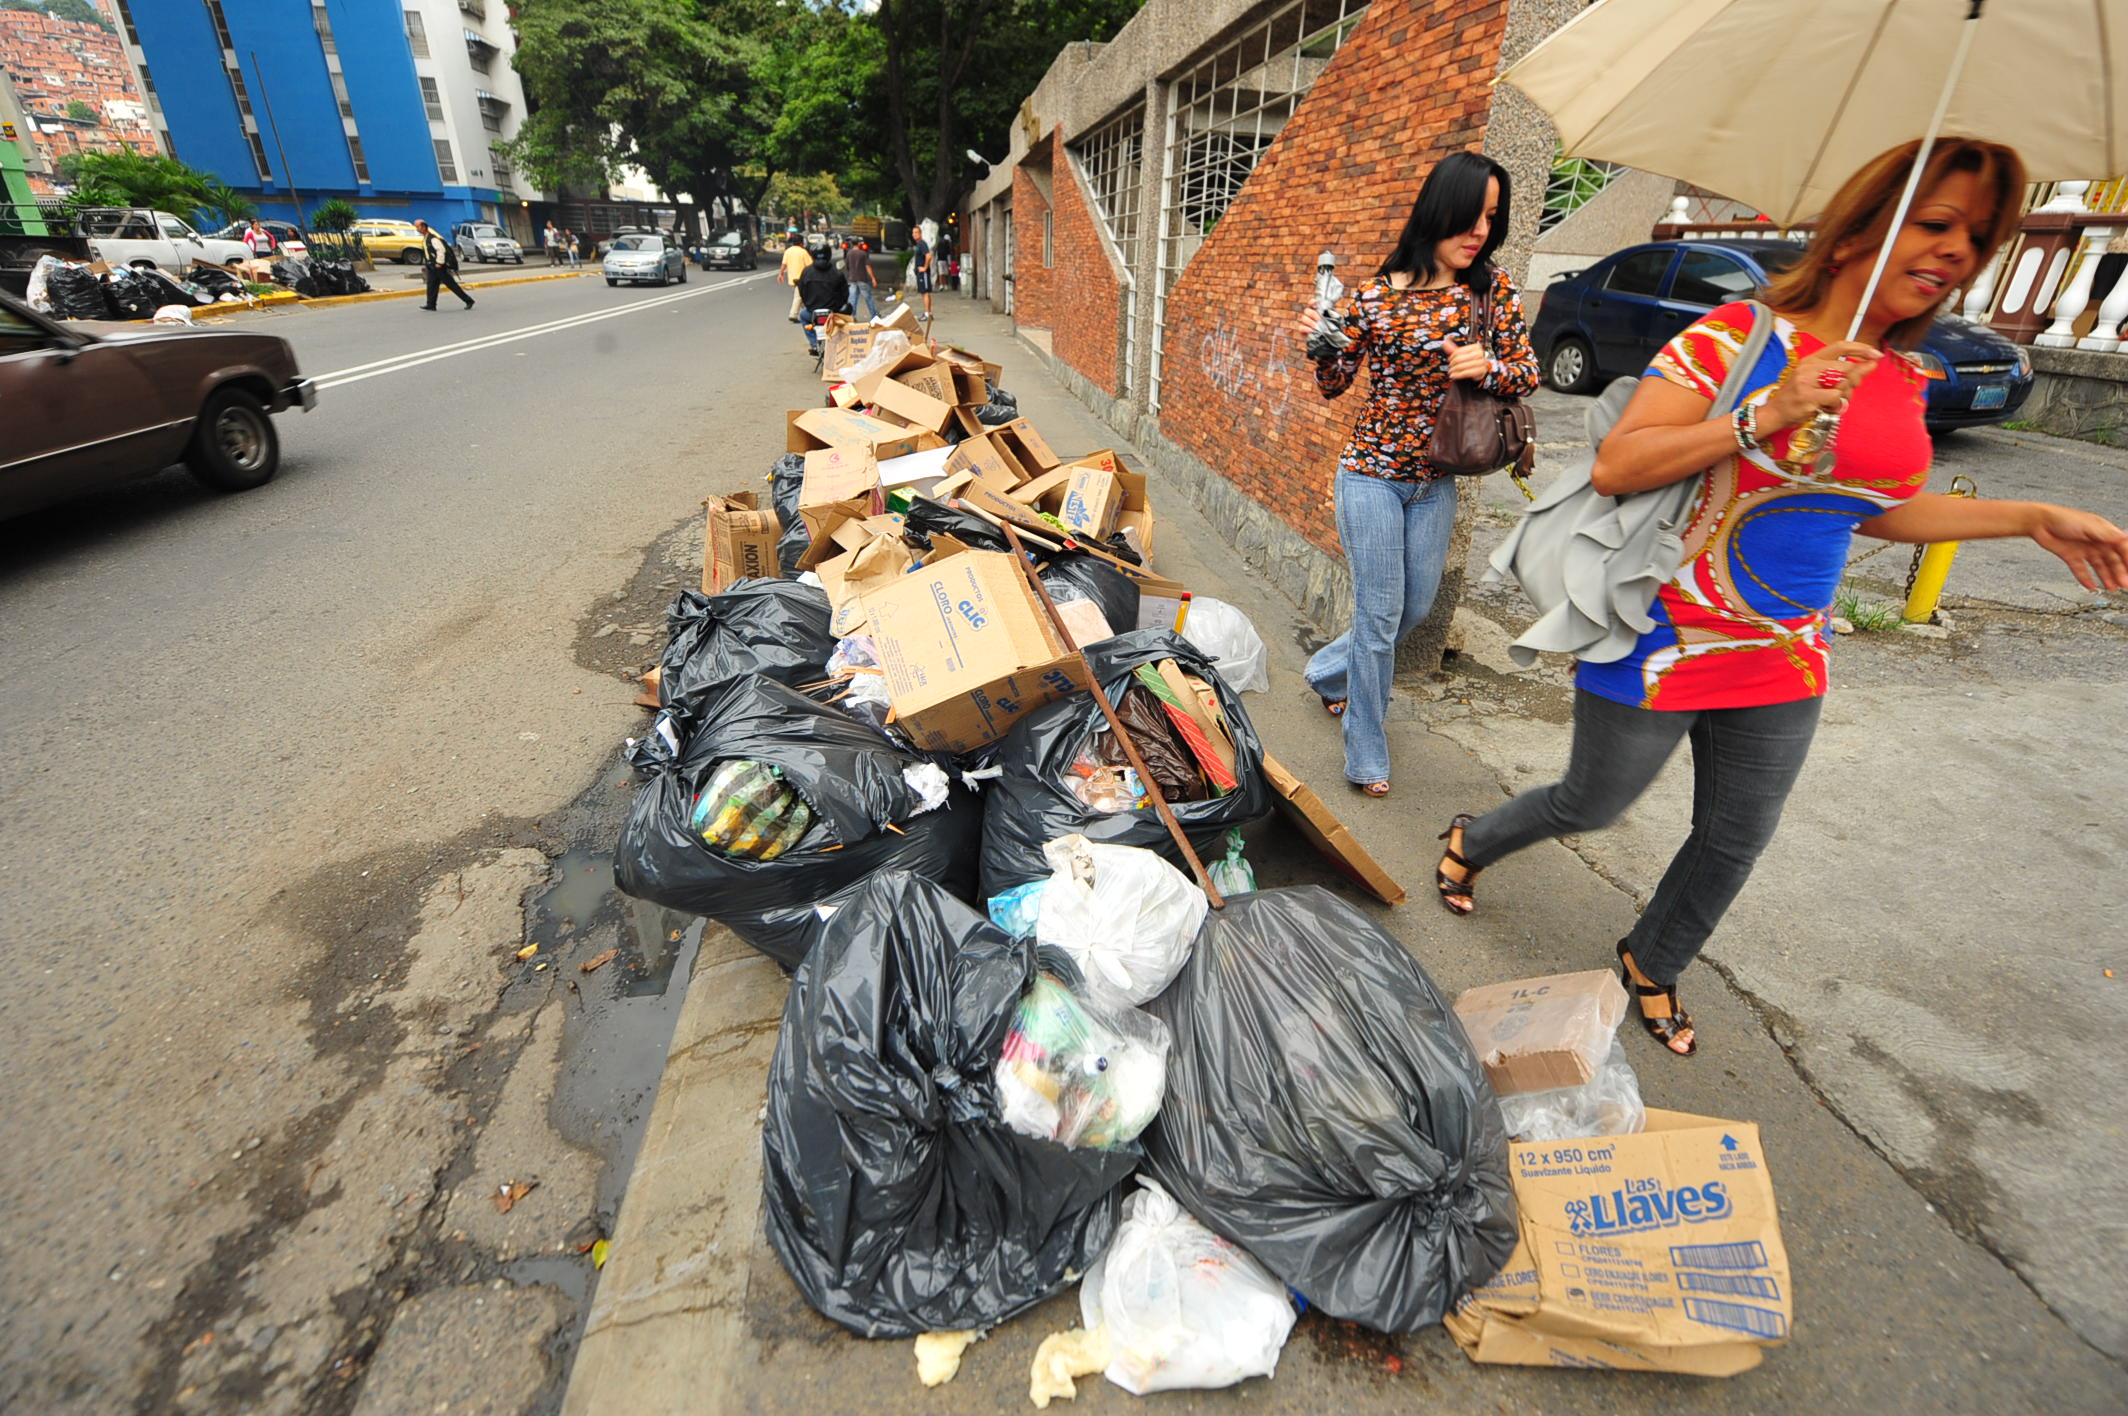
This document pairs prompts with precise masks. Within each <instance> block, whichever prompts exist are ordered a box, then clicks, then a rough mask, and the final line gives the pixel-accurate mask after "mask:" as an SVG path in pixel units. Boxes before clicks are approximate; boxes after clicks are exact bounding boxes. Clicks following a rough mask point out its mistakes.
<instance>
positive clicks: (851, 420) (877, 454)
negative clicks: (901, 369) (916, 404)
mask: <svg viewBox="0 0 2128 1416" xmlns="http://www.w3.org/2000/svg"><path fill="white" fill-rule="evenodd" d="M784 417H785V421H786V423H787V425H788V426H787V427H786V428H785V430H784V440H783V441H784V451H786V452H814V451H817V450H818V449H820V448H824V447H855V448H862V449H863V450H864V451H866V452H868V453H870V454H871V455H872V456H873V457H874V458H877V459H879V460H881V461H885V460H886V459H887V458H890V457H907V456H908V455H909V454H910V453H912V452H921V451H923V450H924V447H925V446H926V444H925V443H924V441H923V436H922V434H920V433H917V432H913V431H911V430H910V429H908V428H897V427H895V426H894V425H893V424H891V423H885V422H881V421H880V420H879V419H877V418H868V417H866V416H865V415H864V414H862V413H857V412H853V411H851V410H850V409H847V408H801V409H797V410H795V411H793V412H791V413H787V414H785V415H784Z"/></svg>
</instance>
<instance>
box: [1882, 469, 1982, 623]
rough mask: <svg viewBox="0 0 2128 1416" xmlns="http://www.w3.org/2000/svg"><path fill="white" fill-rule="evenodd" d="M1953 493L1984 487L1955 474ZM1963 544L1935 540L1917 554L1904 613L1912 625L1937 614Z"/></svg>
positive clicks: (1972, 493) (1968, 493) (1963, 493)
mask: <svg viewBox="0 0 2128 1416" xmlns="http://www.w3.org/2000/svg"><path fill="white" fill-rule="evenodd" d="M1950 495H1952V496H1954V497H1974V496H1979V495H1980V488H1979V487H1977V486H1975V485H1974V484H1973V480H1972V479H1971V478H1970V477H1964V476H1959V477H1954V478H1952V479H1951V491H1950ZM1960 544H1961V543H1960V542H1957V541H1935V542H1932V543H1930V544H1929V545H1927V546H1924V547H1922V548H1921V549H1920V550H1919V551H1918V552H1917V553H1916V554H1915V556H1914V569H1913V573H1912V574H1911V575H1909V576H1908V577H1907V585H1906V609H1905V611H1904V612H1903V614H1902V616H1901V617H1902V618H1903V619H1905V620H1906V622H1907V623H1908V624H1927V623H1928V622H1929V621H1930V620H1932V619H1934V618H1935V617H1936V606H1937V604H1938V603H1939V602H1940V601H1941V600H1942V599H1943V583H1944V582H1945V581H1946V580H1948V579H1950V578H1951V562H1952V561H1954V560H1956V559H1957V558H1958V547H1959V545H1960Z"/></svg>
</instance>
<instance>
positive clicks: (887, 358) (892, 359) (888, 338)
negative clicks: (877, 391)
mask: <svg viewBox="0 0 2128 1416" xmlns="http://www.w3.org/2000/svg"><path fill="white" fill-rule="evenodd" d="M908 352H909V336H908V335H906V334H903V333H902V332H901V331H900V330H898V329H890V330H888V331H887V332H886V333H885V334H882V335H880V336H879V338H877V339H875V340H873V341H872V347H871V349H869V350H868V351H866V353H865V356H864V357H863V358H862V359H859V360H858V361H857V362H856V363H854V364H845V365H843V366H842V367H841V368H839V369H830V370H828V373H830V374H831V375H833V376H834V377H835V378H836V379H837V380H838V381H840V382H842V383H856V382H857V381H858V380H859V379H861V378H863V377H864V376H865V375H866V374H869V373H871V372H872V371H873V370H874V369H884V368H885V367H887V365H889V364H892V363H896V362H898V361H899V360H900V359H901V357H902V356H903V355H904V354H907V353H908Z"/></svg>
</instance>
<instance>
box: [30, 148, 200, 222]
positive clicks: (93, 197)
mask: <svg viewBox="0 0 2128 1416" xmlns="http://www.w3.org/2000/svg"><path fill="white" fill-rule="evenodd" d="M59 168H60V176H61V177H63V178H64V179H65V180H66V181H68V182H70V183H72V184H73V188H74V194H73V196H72V197H70V198H69V199H68V200H70V201H71V202H72V203H73V204H74V205H75V206H129V207H153V208H155V209H156V210H158V211H167V212H171V213H173V214H177V215H186V216H189V215H191V214H192V213H194V212H196V211H198V210H200V209H201V208H202V207H205V206H207V204H208V203H207V196H208V191H209V187H208V184H209V183H211V182H212V181H214V179H213V178H212V177H210V176H208V175H207V174H206V173H204V172H201V171H200V170H199V169H198V168H195V167H190V166H187V165H186V164H184V163H182V162H179V161H178V160H177V159H176V158H174V157H160V156H147V155H144V154H141V153H137V152H84V153H69V154H68V155H67V157H66V158H64V159H62V160H61V162H60V165H59Z"/></svg>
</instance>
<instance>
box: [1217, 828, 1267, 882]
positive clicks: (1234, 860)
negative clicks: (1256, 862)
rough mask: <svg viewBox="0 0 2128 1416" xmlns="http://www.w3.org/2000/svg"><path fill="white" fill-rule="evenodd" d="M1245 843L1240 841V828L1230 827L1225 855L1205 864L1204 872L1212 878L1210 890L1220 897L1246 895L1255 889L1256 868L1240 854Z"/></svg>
mask: <svg viewBox="0 0 2128 1416" xmlns="http://www.w3.org/2000/svg"><path fill="white" fill-rule="evenodd" d="M1246 844H1247V843H1246V842H1245V841H1243V840H1242V837H1241V828H1240V827H1239V826H1234V827H1230V828H1228V830H1227V835H1226V854H1225V855H1223V856H1221V857H1220V858H1219V859H1217V860H1214V861H1207V862H1206V863H1205V867H1204V868H1205V870H1206V872H1207V873H1209V874H1210V875H1211V877H1212V888H1213V889H1215V890H1217V891H1218V892H1219V893H1220V894H1221V895H1246V894H1248V893H1249V892H1250V891H1251V890H1254V889H1255V888H1256V867H1255V866H1253V865H1250V864H1249V860H1248V857H1247V856H1245V855H1243V854H1242V848H1243V847H1244V846H1245V845H1246Z"/></svg>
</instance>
